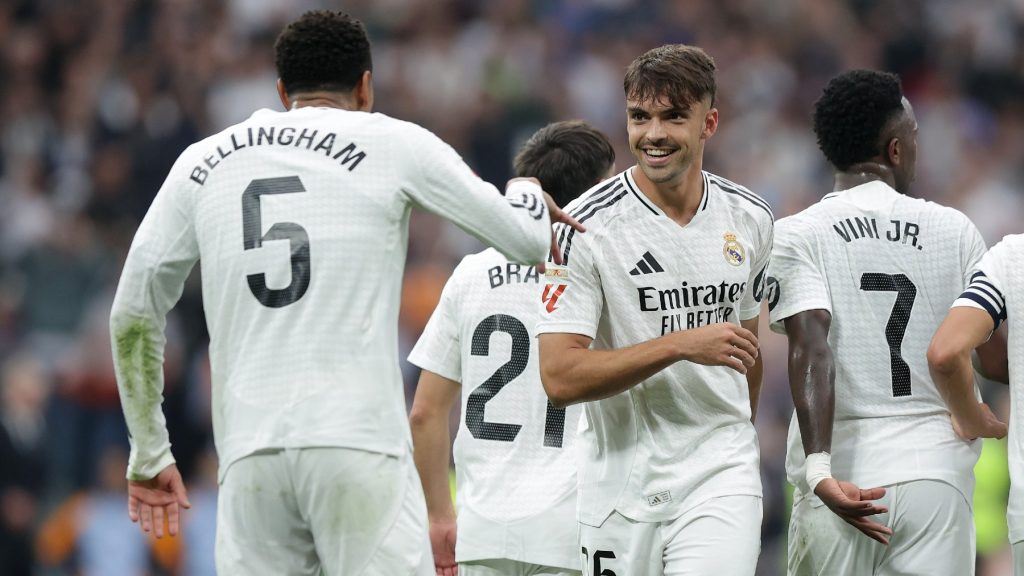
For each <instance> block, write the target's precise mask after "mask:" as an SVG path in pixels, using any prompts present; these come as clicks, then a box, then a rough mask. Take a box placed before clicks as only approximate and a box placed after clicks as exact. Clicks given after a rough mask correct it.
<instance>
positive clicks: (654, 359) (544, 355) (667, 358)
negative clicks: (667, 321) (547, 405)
mask: <svg viewBox="0 0 1024 576" xmlns="http://www.w3.org/2000/svg"><path fill="white" fill-rule="evenodd" d="M551 336H555V335H548V334H542V335H541V337H540V366H541V381H542V382H543V384H544V390H545V391H546V392H547V395H548V399H549V400H550V401H551V403H552V404H553V405H554V406H555V407H557V408H561V407H564V406H568V405H570V404H576V403H578V402H588V401H593V400H601V399H603V398H609V397H611V396H614V395H616V394H619V393H620V392H623V391H625V390H629V389H630V388H632V387H633V386H636V385H637V384H639V383H640V382H643V381H644V380H646V379H647V378H650V377H651V376H653V375H655V374H657V373H658V372H660V371H661V370H663V369H665V368H666V367H668V366H670V365H672V364H673V363H675V362H677V361H679V360H681V359H682V357H683V354H682V352H681V351H680V350H679V346H678V345H677V344H676V342H675V339H673V338H670V337H669V336H671V335H669V336H662V337H661V338H657V339H655V340H651V341H648V342H644V343H642V344H637V345H636V346H630V347H629V348H620V349H618V350H591V349H590V348H588V347H585V346H570V347H566V346H561V345H559V343H558V342H551V341H549V338H550V337H551Z"/></svg>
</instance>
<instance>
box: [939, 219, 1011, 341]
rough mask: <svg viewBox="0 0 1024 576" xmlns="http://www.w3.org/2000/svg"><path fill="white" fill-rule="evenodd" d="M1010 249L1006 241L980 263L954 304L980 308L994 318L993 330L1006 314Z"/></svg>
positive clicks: (990, 251) (999, 244) (993, 249)
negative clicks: (1007, 259)
mask: <svg viewBox="0 0 1024 576" xmlns="http://www.w3.org/2000/svg"><path fill="white" fill-rule="evenodd" d="M1008 250H1009V247H1008V245H1007V243H1006V240H1005V239H1004V240H1003V241H1002V242H1000V243H998V244H996V245H995V246H993V247H992V249H991V250H989V251H988V253H986V254H985V255H984V256H983V257H982V258H981V261H980V262H978V266H977V268H976V269H975V270H974V273H973V274H972V276H971V282H970V284H968V286H967V289H966V290H964V293H963V294H961V295H960V297H959V298H957V299H956V301H955V302H953V307H954V308H956V307H959V306H967V307H971V308H979V309H981V310H984V311H985V312H988V314H989V316H991V317H992V329H993V330H995V329H996V328H999V325H1000V324H1002V322H1003V321H1004V320H1006V318H1007V314H1006V296H1005V294H1006V285H1007V284H1006V282H1007V275H1006V269H1005V268H1006V266H1005V262H1006V257H1007V255H1008V254H1007V252H1008Z"/></svg>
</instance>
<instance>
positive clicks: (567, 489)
mask: <svg viewBox="0 0 1024 576" xmlns="http://www.w3.org/2000/svg"><path fill="white" fill-rule="evenodd" d="M614 167H615V151H614V150H613V148H612V145H611V144H610V143H609V142H608V140H607V138H606V137H605V136H604V134H602V133H601V132H599V131H597V130H595V129H594V128H591V127H590V126H589V125H587V124H585V123H583V122H578V121H575V122H557V123H554V124H550V125H548V126H546V127H544V128H541V129H540V130H539V131H537V133H536V134H534V135H533V136H532V137H531V138H530V139H529V141H527V142H526V144H525V145H524V146H523V148H522V149H521V150H520V151H519V153H518V154H517V155H516V158H515V169H516V175H518V176H533V177H535V178H537V179H539V180H540V182H541V184H542V185H543V186H544V189H545V190H546V191H548V192H549V193H550V194H551V195H552V196H553V197H554V199H555V202H557V203H558V205H559V206H564V205H565V204H567V203H568V202H569V201H571V200H573V199H575V198H576V197H577V196H579V195H580V194H581V193H582V192H583V191H585V190H586V189H587V188H589V187H590V186H592V185H594V184H596V183H597V182H599V181H600V180H602V179H605V178H608V177H610V176H611V173H612V171H613V170H614ZM542 278H543V275H542V274H538V272H537V270H536V268H532V267H525V266H519V265H518V264H515V263H512V262H509V261H508V259H507V258H505V257H504V256H502V255H501V254H500V253H498V252H497V251H496V250H493V249H489V250H485V251H483V252H480V253H479V254H473V255H470V256H467V257H466V258H465V259H463V261H462V263H461V264H459V266H458V267H457V268H456V269H455V272H454V273H453V274H452V277H451V279H450V280H448V284H447V285H446V286H445V288H444V292H443V293H442V296H441V301H440V302H439V303H438V306H437V308H436V309H435V311H434V314H433V315H432V316H431V318H430V322H428V323H427V327H426V329H425V330H424V331H423V335H422V336H421V337H420V340H419V342H417V344H416V347H415V348H414V349H413V351H412V353H411V354H410V355H409V361H410V362H412V363H413V364H416V365H417V366H419V367H421V368H422V369H423V371H422V372H421V373H420V381H419V386H418V387H417V388H416V399H415V402H414V403H413V407H412V413H411V414H410V422H411V424H412V437H413V445H414V454H415V458H416V467H417V468H418V469H419V473H420V478H421V479H422V480H423V488H424V491H425V493H426V499H427V512H428V515H429V517H430V535H431V538H430V540H431V545H432V546H433V549H434V565H435V567H436V569H437V573H438V574H441V575H443V576H450V575H452V574H455V572H456V568H455V566H456V561H458V574H460V575H461V576H490V575H494V576H498V575H501V576H516V575H520V576H527V575H532V574H552V575H554V574H563V575H567V576H568V575H578V574H579V573H580V572H579V558H578V556H577V549H578V548H577V540H576V520H575V514H576V455H575V437H576V424H577V422H579V415H580V410H579V407H570V408H567V409H566V408H555V407H553V406H551V404H549V403H548V399H547V396H546V395H545V394H544V388H543V387H542V386H541V383H540V371H539V368H538V367H537V346H536V344H535V343H534V337H533V326H534V324H535V323H536V322H537V320H538V319H539V317H540V312H539V311H538V310H537V302H538V301H539V300H540V298H541V289H542V288H543V285H542V283H541V280H542ZM460 390H461V397H462V416H463V417H462V421H461V422H460V423H459V431H458V434H457V435H456V437H455V446H454V450H455V466H456V475H455V479H456V490H457V493H458V495H457V497H456V500H457V502H458V507H459V513H458V523H457V524H458V530H457V531H456V515H455V511H454V510H453V509H452V499H451V494H450V492H449V484H448V446H449V434H448V414H449V413H450V412H451V408H452V405H453V404H454V403H455V402H456V400H457V399H458V398H459V396H460ZM456 532H457V534H458V537H456Z"/></svg>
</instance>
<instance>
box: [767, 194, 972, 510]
mask: <svg viewBox="0 0 1024 576" xmlns="http://www.w3.org/2000/svg"><path fill="white" fill-rule="evenodd" d="M776 246H777V247H778V249H777V253H784V254H804V255H805V256H806V257H807V258H810V259H811V260H812V261H813V262H814V263H815V264H814V265H815V266H816V267H817V269H818V270H819V271H820V275H821V277H820V281H821V282H823V283H824V285H825V290H826V292H827V302H822V303H821V304H822V306H821V307H822V308H827V309H830V312H831V316H832V320H831V327H830V329H829V345H830V346H831V348H832V352H833V359H834V363H835V424H834V430H833V439H832V453H833V456H832V467H833V472H834V474H835V475H836V477H838V478H843V479H848V480H851V481H853V482H854V483H856V484H859V485H871V486H874V485H883V484H891V483H894V482H899V481H905V480H912V479H919V478H935V479H940V480H946V481H949V482H951V483H953V484H954V485H955V486H958V487H959V488H960V489H961V490H964V491H965V492H966V491H968V490H969V489H970V487H971V486H973V475H972V469H973V465H974V462H975V461H976V459H977V454H978V450H977V449H978V448H980V447H971V446H970V445H968V444H967V443H964V442H962V441H961V440H959V439H958V438H956V436H955V435H954V433H953V430H952V427H951V426H950V422H949V415H948V411H947V410H946V407H945V404H944V403H943V401H942V399H941V397H940V395H939V393H938V391H937V389H936V387H935V385H934V383H933V382H932V380H931V377H930V376H929V373H928V365H927V361H926V356H925V355H926V351H927V348H928V344H929V342H930V340H931V337H932V335H933V334H934V333H935V330H936V328H937V327H938V325H939V324H940V323H941V321H942V319H943V318H944V317H945V314H946V311H947V310H948V308H949V306H950V304H952V302H953V301H954V300H955V299H956V297H957V296H958V295H959V293H960V292H962V291H963V288H964V286H965V285H966V282H967V280H968V278H969V272H970V269H971V267H972V266H973V265H974V263H975V262H976V261H977V259H978V258H979V257H980V255H981V254H982V253H983V251H984V243H983V242H982V240H981V238H980V235H979V234H978V233H977V230H976V229H975V228H974V226H973V224H971V223H970V221H969V220H968V219H967V218H966V217H965V216H963V215H962V214H961V213H960V212H958V211H956V210H953V209H951V208H946V207H944V206H941V205H938V204H935V203H932V202H927V201H925V200H921V199H915V198H910V197H907V196H905V195H902V194H899V193H898V192H896V191H895V190H893V189H892V188H890V187H889V186H887V185H886V184H884V183H881V182H872V183H868V184H864V185H861V186H858V187H855V188H852V189H849V190H845V191H842V192H837V193H833V194H829V195H827V196H825V198H824V199H822V201H821V202H819V203H817V204H815V205H813V206H811V207H810V208H808V209H806V210H805V211H803V212H801V213H799V214H797V215H795V216H791V217H789V218H785V219H783V220H780V221H779V222H778V223H777V226H776ZM794 247H796V248H794ZM781 268H782V267H780V269H781ZM779 282H780V283H781V284H780V285H781V286H782V288H781V289H782V290H796V291H799V290H801V288H802V287H801V286H799V285H795V286H794V285H787V284H786V279H785V278H780V279H779ZM773 318H774V316H773ZM794 421H795V420H794ZM789 452H790V453H789V457H788V465H787V468H788V470H789V473H790V477H791V480H794V481H796V482H797V483H799V482H802V479H803V473H802V470H800V469H801V468H802V464H803V448H802V445H801V443H800V438H799V431H798V429H797V427H796V426H795V424H794V425H792V426H791V428H790V441H789Z"/></svg>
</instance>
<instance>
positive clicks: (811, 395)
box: [789, 340, 835, 454]
mask: <svg viewBox="0 0 1024 576" xmlns="http://www.w3.org/2000/svg"><path fill="white" fill-rule="evenodd" d="M789 387H790V393H791V394H792V396H793V406H794V409H795V411H796V417H797V422H798V423H799V425H800V435H801V437H802V439H803V445H804V453H805V454H814V453H817V452H830V451H831V450H832V421H833V418H834V412H835V364H834V363H833V360H832V350H831V348H829V346H828V344H827V343H826V342H818V343H815V344H810V345H802V344H801V343H796V345H794V343H793V342H792V340H791V341H790V350H789Z"/></svg>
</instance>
